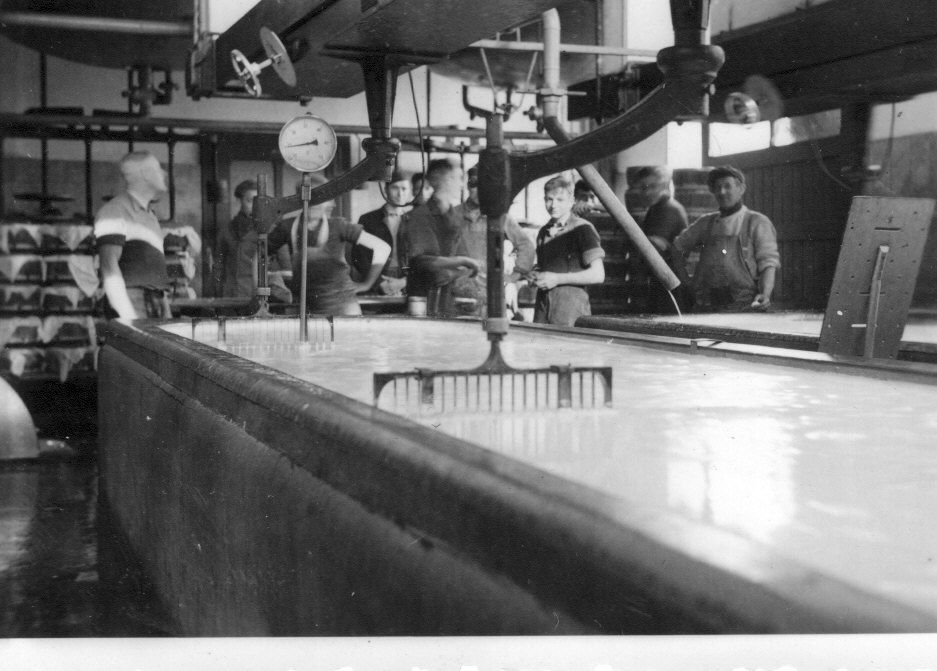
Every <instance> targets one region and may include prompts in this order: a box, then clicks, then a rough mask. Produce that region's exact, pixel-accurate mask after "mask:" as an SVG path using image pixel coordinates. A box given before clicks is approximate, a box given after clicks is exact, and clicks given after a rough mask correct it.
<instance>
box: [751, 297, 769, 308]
mask: <svg viewBox="0 0 937 671" xmlns="http://www.w3.org/2000/svg"><path fill="white" fill-rule="evenodd" d="M769 305H771V297H770V296H765V295H764V294H756V295H755V300H753V301H752V307H753V308H754V309H756V310H767V309H768V306H769Z"/></svg>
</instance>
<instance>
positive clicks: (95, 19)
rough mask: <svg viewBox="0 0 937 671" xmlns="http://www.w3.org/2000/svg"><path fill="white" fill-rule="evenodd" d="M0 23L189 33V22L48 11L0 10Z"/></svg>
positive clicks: (134, 32)
mask: <svg viewBox="0 0 937 671" xmlns="http://www.w3.org/2000/svg"><path fill="white" fill-rule="evenodd" d="M0 24H4V25H6V26H23V27H29V28H52V29H56V30H88V31H105V32H109V33H124V34H132V35H157V36H159V35H162V36H165V37H188V36H191V35H192V23H191V22H189V21H148V20H144V19H117V18H113V17H109V16H78V15H76V14H51V13H48V12H0Z"/></svg>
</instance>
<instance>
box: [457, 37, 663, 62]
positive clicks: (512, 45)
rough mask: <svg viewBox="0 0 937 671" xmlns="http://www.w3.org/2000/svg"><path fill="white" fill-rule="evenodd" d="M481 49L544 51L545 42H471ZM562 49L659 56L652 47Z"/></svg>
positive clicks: (564, 49) (566, 48)
mask: <svg viewBox="0 0 937 671" xmlns="http://www.w3.org/2000/svg"><path fill="white" fill-rule="evenodd" d="M471 46H473V47H477V48H479V49H495V50H499V51H536V52H542V51H543V42H520V41H516V40H478V41H477V42H473V43H472V44H471ZM559 48H560V51H561V52H563V53H567V54H589V55H594V56H636V57H641V58H650V59H654V58H657V51H655V50H652V49H627V48H625V47H605V46H601V45H593V44H560V45H559Z"/></svg>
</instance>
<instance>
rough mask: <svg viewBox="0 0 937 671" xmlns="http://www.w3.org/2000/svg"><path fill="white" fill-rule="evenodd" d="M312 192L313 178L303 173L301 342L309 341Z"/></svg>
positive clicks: (300, 293) (300, 242)
mask: <svg viewBox="0 0 937 671" xmlns="http://www.w3.org/2000/svg"><path fill="white" fill-rule="evenodd" d="M311 192H312V178H311V177H310V175H309V173H308V172H304V173H303V189H302V195H303V213H302V216H301V217H300V222H299V235H298V237H299V240H297V243H296V244H298V245H299V248H300V259H301V262H300V271H299V342H309V324H307V323H306V291H307V287H306V284H307V282H308V277H307V276H306V267H307V266H308V264H309V233H308V230H309V199H310V198H311V197H312V196H311Z"/></svg>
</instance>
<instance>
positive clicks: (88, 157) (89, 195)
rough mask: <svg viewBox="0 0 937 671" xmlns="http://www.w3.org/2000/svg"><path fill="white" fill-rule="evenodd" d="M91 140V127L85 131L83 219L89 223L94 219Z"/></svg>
mask: <svg viewBox="0 0 937 671" xmlns="http://www.w3.org/2000/svg"><path fill="white" fill-rule="evenodd" d="M91 148H92V140H91V129H88V130H87V131H85V221H86V222H87V223H91V222H93V221H94V195H93V194H94V190H93V184H92V183H91V182H92V170H93V166H94V163H93V162H92V153H91Z"/></svg>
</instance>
